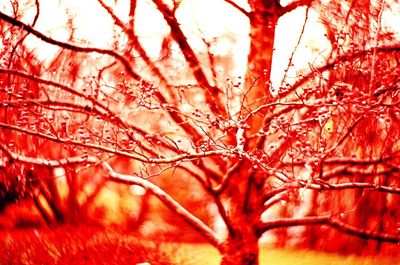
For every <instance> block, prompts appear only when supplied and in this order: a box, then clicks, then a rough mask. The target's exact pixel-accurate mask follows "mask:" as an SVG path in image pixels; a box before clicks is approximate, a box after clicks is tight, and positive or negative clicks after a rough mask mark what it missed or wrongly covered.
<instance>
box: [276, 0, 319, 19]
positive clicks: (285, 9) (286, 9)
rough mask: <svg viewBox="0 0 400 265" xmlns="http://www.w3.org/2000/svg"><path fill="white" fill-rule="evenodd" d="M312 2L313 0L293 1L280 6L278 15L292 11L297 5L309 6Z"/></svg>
mask: <svg viewBox="0 0 400 265" xmlns="http://www.w3.org/2000/svg"><path fill="white" fill-rule="evenodd" d="M312 2H313V0H298V1H294V2H292V3H290V4H288V5H287V6H284V7H281V8H280V9H279V14H278V16H279V17H281V16H283V15H285V14H287V13H289V12H292V11H293V10H295V9H296V8H298V7H301V6H311V3H312Z"/></svg>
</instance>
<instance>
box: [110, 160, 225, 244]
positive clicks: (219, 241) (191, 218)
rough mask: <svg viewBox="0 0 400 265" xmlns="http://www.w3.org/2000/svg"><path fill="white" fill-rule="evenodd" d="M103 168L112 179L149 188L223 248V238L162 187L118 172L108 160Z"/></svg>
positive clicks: (170, 207)
mask: <svg viewBox="0 0 400 265" xmlns="http://www.w3.org/2000/svg"><path fill="white" fill-rule="evenodd" d="M103 169H104V171H105V173H106V175H107V177H108V178H109V179H110V180H112V181H115V182H119V183H125V184H129V185H138V186H141V187H143V188H145V189H146V190H148V191H149V192H150V193H151V194H153V195H154V196H156V197H157V198H158V199H159V200H161V201H162V203H164V205H165V206H167V207H168V208H169V209H170V210H171V211H173V212H174V213H176V214H177V215H179V216H180V217H181V218H182V219H184V220H185V222H187V223H188V224H189V225H191V226H192V227H193V228H194V229H196V230H197V231H198V232H200V234H201V235H203V236H204V237H205V238H206V239H207V240H208V241H209V242H210V243H211V244H212V245H214V246H215V247H216V248H221V246H222V239H221V238H219V236H218V235H217V234H216V233H215V232H214V231H213V230H212V229H210V228H209V227H208V226H207V225H206V224H204V222H203V221H201V220H200V219H199V218H198V217H196V216H194V215H193V214H192V213H190V212H189V211H188V210H186V209H185V208H184V207H183V206H182V205H180V204H179V203H178V202H177V201H176V200H174V199H173V198H172V197H171V196H170V195H168V194H167V193H166V192H165V191H163V190H162V189H161V188H160V187H158V186H156V185H154V184H153V183H151V182H150V181H148V180H146V179H143V178H140V177H137V176H133V175H124V174H120V173H117V172H115V171H114V170H113V168H112V167H111V166H110V165H109V164H108V163H106V162H104V163H103Z"/></svg>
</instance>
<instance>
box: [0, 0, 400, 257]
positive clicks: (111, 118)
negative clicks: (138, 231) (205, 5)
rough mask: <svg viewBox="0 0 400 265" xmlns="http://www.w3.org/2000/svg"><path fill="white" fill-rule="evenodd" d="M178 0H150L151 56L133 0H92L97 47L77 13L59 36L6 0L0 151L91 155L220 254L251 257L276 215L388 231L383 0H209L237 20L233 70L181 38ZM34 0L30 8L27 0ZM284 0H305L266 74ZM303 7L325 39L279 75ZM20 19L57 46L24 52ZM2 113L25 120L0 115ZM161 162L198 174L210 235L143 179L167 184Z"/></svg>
mask: <svg viewBox="0 0 400 265" xmlns="http://www.w3.org/2000/svg"><path fill="white" fill-rule="evenodd" d="M185 2H187V1H169V2H168V3H167V1H162V0H153V1H152V8H153V9H152V10H153V12H155V14H158V15H159V16H161V17H162V18H163V23H164V26H165V28H167V32H168V33H167V34H164V36H163V37H164V39H163V41H162V45H161V51H160V53H159V54H158V58H155V57H154V56H151V55H150V50H151V49H150V48H149V47H146V45H145V41H144V40H143V39H141V38H140V37H139V36H138V34H137V32H138V30H139V27H138V26H137V23H138V15H139V13H140V12H142V10H143V9H139V7H138V6H139V5H140V4H142V2H140V1H136V0H131V1H126V2H124V1H115V3H105V2H103V1H102V0H97V4H98V7H101V8H102V9H103V13H102V15H103V16H104V17H107V18H108V19H109V21H110V23H112V24H113V25H112V27H113V34H114V35H113V38H112V41H111V42H110V43H107V44H106V46H105V48H99V47H95V46H92V44H91V43H90V42H89V41H82V40H81V39H79V38H78V37H75V30H76V29H77V28H79V26H80V25H79V24H75V23H77V22H75V18H74V15H73V11H71V10H69V11H68V12H66V17H67V18H68V19H67V20H66V21H67V22H66V24H65V28H64V30H65V31H66V32H67V35H68V38H67V39H66V40H64V41H62V40H59V39H57V38H55V37H54V38H53V37H51V35H50V34H47V33H45V32H41V31H39V30H36V29H35V26H34V23H33V24H29V22H27V21H26V19H25V18H23V15H24V13H25V12H26V11H24V8H27V9H29V5H27V6H23V4H21V3H18V4H19V6H18V8H17V7H16V6H17V2H13V3H14V5H13V7H14V10H13V12H11V11H8V12H5V11H4V12H0V19H1V21H2V25H1V26H2V32H3V34H2V36H3V39H2V41H3V44H4V45H5V47H6V49H4V50H3V51H2V53H3V57H4V58H9V57H10V54H11V53H14V52H13V50H15V51H20V52H19V53H18V58H19V60H20V61H21V62H24V63H21V64H5V63H4V62H3V63H2V65H1V68H0V73H1V74H2V76H3V77H4V78H9V77H12V78H11V82H9V83H7V85H6V86H5V89H4V91H2V92H1V93H2V95H1V97H2V115H3V119H2V122H0V128H1V134H2V137H3V138H4V139H8V141H13V142H12V145H10V144H9V145H3V146H2V154H3V156H4V157H6V158H7V159H8V160H7V161H10V160H12V161H15V162H17V163H22V164H28V165H35V166H41V167H50V168H51V167H53V168H54V167H66V168H68V169H74V170H75V169H78V168H87V167H97V168H101V169H102V171H103V172H104V176H106V177H107V178H108V179H110V180H113V181H116V182H121V183H126V184H129V185H139V186H142V187H144V188H145V189H146V190H147V191H148V192H150V193H151V194H152V195H154V196H156V197H157V198H158V199H160V200H161V201H162V202H163V203H164V204H165V205H166V206H167V207H168V208H169V209H170V210H171V211H173V212H174V213H176V214H177V215H178V216H180V217H181V218H183V219H184V220H185V221H186V222H187V223H188V224H189V225H191V226H192V227H193V228H194V229H195V230H197V231H198V232H199V233H200V234H201V235H202V236H203V237H204V238H205V239H207V240H208V241H209V242H210V244H212V245H213V246H215V247H216V248H217V249H218V250H219V251H220V253H221V254H222V264H225V265H229V264H258V251H259V250H258V241H259V239H260V238H261V237H262V235H263V234H264V233H266V232H268V231H271V230H274V229H277V228H288V227H293V226H317V227H318V229H317V230H316V231H314V232H313V233H322V232H321V231H325V230H324V229H325V228H324V227H331V228H333V229H335V230H337V231H340V232H341V233H347V234H351V235H355V236H359V237H361V238H364V239H375V240H378V241H380V242H392V243H398V242H399V240H400V237H399V235H398V233H397V231H396V229H397V224H396V222H395V220H396V218H393V216H398V214H399V213H398V211H397V210H396V209H395V206H394V205H395V203H394V202H395V201H397V200H398V198H397V196H398V194H399V193H400V187H399V186H398V183H397V182H398V181H397V177H398V175H399V169H400V168H399V166H398V164H399V163H398V162H399V157H400V156H399V151H400V150H399V147H400V146H399V141H398V140H399V130H398V129H399V124H400V123H399V118H400V116H399V113H400V112H399V104H400V101H399V98H400V95H399V93H398V91H399V79H398V76H399V69H400V68H399V67H398V65H399V50H400V46H399V43H398V39H397V38H396V36H395V33H394V32H393V31H390V27H384V26H385V25H384V24H383V21H384V20H383V17H384V16H385V15H390V14H391V13H390V12H391V11H390V8H396V4H395V3H392V2H388V1H387V2H384V3H381V2H373V3H371V2H370V1H349V2H347V1H328V2H326V1H321V2H319V1H310V0H304V1H303V0H298V1H294V2H291V3H289V4H287V5H286V6H283V5H282V4H281V3H279V2H278V1H262V0H251V1H247V2H246V3H239V1H237V2H236V1H231V0H225V1H218V3H217V1H215V3H216V4H215V5H217V4H218V5H221V6H223V7H224V8H225V10H226V11H227V12H228V10H229V12H231V11H234V12H237V13H239V14H241V15H242V16H243V17H244V18H247V20H248V30H249V42H248V46H249V51H248V55H247V63H246V71H245V74H244V75H243V76H239V77H237V76H236V77H235V76H227V74H228V73H230V72H233V69H232V68H230V67H232V66H231V65H227V64H221V62H223V61H224V60H220V62H218V60H217V59H218V56H217V55H215V52H214V51H213V47H215V45H217V44H218V40H209V39H207V38H206V36H205V35H201V34H202V31H201V30H200V31H199V33H198V34H199V35H200V36H201V37H200V38H199V39H200V40H202V41H203V44H202V45H203V47H204V49H203V50H201V49H200V48H196V45H195V44H194V42H193V41H192V40H191V39H189V37H188V36H189V33H188V32H187V31H185V27H184V24H182V23H181V22H180V20H182V17H181V15H180V12H182V10H185V9H184V5H185V4H186V3H185ZM27 4H32V3H30V1H27ZM34 6H35V7H36V9H37V11H38V12H37V14H38V15H37V17H41V16H43V19H46V18H45V15H43V14H42V13H41V8H40V6H39V1H36V2H35V4H34ZM121 6H124V8H121ZM126 7H128V8H126ZM149 8H150V7H149ZM210 8H212V7H210ZM299 8H305V14H306V15H305V21H304V20H300V19H299V21H298V23H302V24H303V30H302V32H301V34H300V37H299V40H298V44H297V45H296V46H295V48H294V50H293V52H292V56H291V57H290V58H289V63H288V66H287V69H286V72H285V74H284V79H283V81H282V83H281V85H278V86H276V85H274V84H272V82H271V70H272V67H273V65H274V49H279V47H274V43H275V34H276V32H275V31H276V27H277V23H278V21H279V20H280V19H281V18H282V17H284V16H285V15H290V13H291V12H293V11H294V10H296V9H299ZM121 10H124V11H123V12H122V11H121ZM325 10H328V11H325ZM120 11H121V12H120ZM310 12H318V14H319V16H320V18H321V20H322V21H323V23H324V25H325V30H326V38H327V40H328V41H329V42H330V53H329V55H328V56H327V57H325V58H322V59H323V63H322V64H320V65H318V64H313V63H312V62H307V64H308V67H307V68H306V69H298V68H295V70H296V76H295V78H293V79H292V81H291V82H288V81H287V80H289V79H288V77H289V73H290V71H291V70H293V65H294V62H295V57H296V52H298V49H299V46H300V45H301V41H302V37H303V35H304V34H303V33H304V30H305V28H306V27H307V24H306V22H307V20H308V15H309V14H310ZM344 13H345V14H346V15H345V16H343V14H344ZM21 31H22V32H23V33H24V34H26V35H29V37H32V38H36V39H37V40H39V41H40V42H41V43H43V45H44V44H45V45H49V47H56V48H57V52H56V53H55V55H54V56H51V57H50V58H46V60H45V61H43V62H40V63H39V65H40V66H38V62H39V61H40V59H39V58H38V57H37V56H36V57H35V51H34V50H32V49H31V50H30V49H29V48H28V45H27V44H24V38H15V39H13V36H14V35H13V34H12V32H21ZM22 47H23V48H22ZM233 56H240V55H237V54H234V55H233ZM14 57H15V55H14ZM28 66H29V67H28ZM294 66H295V65H294ZM221 67H223V69H224V70H223V71H218V69H220V68H221ZM182 73H184V74H182ZM242 80H243V81H242ZM3 83H4V82H3ZM11 88H12V89H13V90H12V91H10V89H11ZM17 91H18V92H19V91H21V92H20V93H15V92H17ZM11 92H14V93H11ZM32 92H33V93H34V95H32ZM7 113H12V115H15V116H14V117H20V116H21V115H22V114H24V117H26V118H25V119H23V120H21V119H7V117H8V116H7V115H9V114H7ZM18 115H19V116H18ZM49 117H52V118H51V119H50V118H49ZM43 141H49V142H51V143H52V144H54V146H60V147H61V148H66V149H72V150H73V151H74V152H75V153H74V156H71V153H68V152H60V153H58V154H56V155H57V156H53V157H51V156H49V155H48V154H46V153H45V152H41V151H42V150H38V149H37V146H38V145H39V144H40V143H42V142H43ZM26 143H29V145H30V146H26ZM30 147H34V148H33V151H32V150H30ZM114 157H116V158H117V159H118V157H124V158H128V159H130V160H131V161H132V168H131V169H130V170H131V173H129V174H127V173H124V174H122V173H121V172H118V171H116V170H115V169H114V168H113V166H112V164H110V163H109V160H110V159H111V158H114ZM176 172H179V174H185V175H187V176H190V177H192V178H193V179H194V180H196V181H197V182H198V183H199V184H200V186H201V187H202V189H203V192H205V194H206V198H205V199H208V200H210V202H212V203H213V204H214V205H215V206H216V207H215V208H216V209H218V213H219V215H220V216H221V218H222V220H223V221H224V224H225V226H226V230H227V236H226V238H222V237H221V236H219V235H218V234H217V233H216V232H215V231H213V230H212V228H210V227H209V226H207V225H206V224H205V223H204V222H203V221H202V220H200V219H199V218H197V217H196V216H195V215H193V214H192V213H191V212H190V209H185V208H184V207H182V205H181V204H180V203H179V202H178V201H176V200H175V199H174V198H173V194H167V193H166V192H165V191H164V190H162V189H161V188H160V187H158V186H157V185H156V184H155V183H156V182H155V181H156V179H157V175H160V174H161V173H163V174H164V175H166V174H167V173H168V175H169V178H170V179H169V181H170V183H171V185H174V184H173V183H174V174H176ZM309 198H311V199H309ZM342 198H346V199H345V200H344V199H342ZM348 198H353V199H348ZM376 198H379V205H377V207H376V209H377V210H376V211H374V212H373V219H374V222H373V224H372V223H367V224H365V225H363V219H362V218H361V216H364V217H367V216H366V215H365V214H364V212H365V205H367V204H371V203H375V202H376V201H375V200H376ZM305 201H308V202H307V203H306V202H305ZM353 208H356V209H357V210H356V211H352V209H353ZM280 209H285V211H281V210H280ZM389 212H390V213H391V214H390V216H389ZM386 213H388V215H387V214H386ZM371 218H372V217H371ZM371 220H372V219H371ZM377 224H378V226H379V227H380V228H379V229H376V227H377ZM306 231H307V230H306ZM330 231H332V230H330ZM324 233H325V232H324Z"/></svg>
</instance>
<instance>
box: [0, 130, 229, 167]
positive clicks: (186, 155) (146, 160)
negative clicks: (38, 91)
mask: <svg viewBox="0 0 400 265" xmlns="http://www.w3.org/2000/svg"><path fill="white" fill-rule="evenodd" d="M0 128H3V129H6V130H11V131H17V132H21V133H24V134H27V135H33V136H37V137H40V138H44V139H48V140H51V141H53V142H57V143H63V144H71V145H76V146H81V147H85V148H90V149H95V150H100V151H103V152H106V153H111V154H115V155H121V156H125V157H127V158H131V159H133V160H136V161H140V162H143V163H154V164H169V163H174V162H180V161H190V160H192V159H198V158H203V157H209V156H218V155H222V154H227V153H231V150H229V149H227V150H224V149H221V150H211V151H204V152H198V153H184V154H180V155H175V156H172V157H167V158H154V157H145V156H139V155H136V154H132V153H130V152H126V151H120V150H117V149H115V148H111V147H107V146H103V145H99V144H91V143H84V142H82V141H78V140H74V139H69V138H61V137H58V136H54V135H50V134H45V133H41V132H37V131H32V130H29V129H25V128H21V127H18V126H15V125H11V124H6V123H3V122H0Z"/></svg>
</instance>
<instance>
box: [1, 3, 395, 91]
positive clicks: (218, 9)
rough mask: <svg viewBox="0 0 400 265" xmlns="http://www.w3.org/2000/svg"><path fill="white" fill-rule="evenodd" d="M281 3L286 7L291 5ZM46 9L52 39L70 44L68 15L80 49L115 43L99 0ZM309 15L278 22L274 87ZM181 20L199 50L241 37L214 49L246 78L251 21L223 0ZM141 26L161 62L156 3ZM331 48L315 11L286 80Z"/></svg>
mask: <svg viewBox="0 0 400 265" xmlns="http://www.w3.org/2000/svg"><path fill="white" fill-rule="evenodd" d="M326 1H329V0H326ZM387 1H392V0H387ZM7 2H8V1H7ZM21 2H22V1H21ZM27 2H29V0H28V1H27ZM31 2H33V1H31ZM105 2H106V3H107V4H109V5H112V6H114V10H115V13H116V14H117V15H118V16H119V17H120V18H121V19H122V20H123V21H128V8H129V6H128V1H122V0H119V1H113V0H107V1H105ZM115 2H117V4H115ZM236 2H237V3H238V4H239V5H241V6H242V7H244V8H245V9H248V8H249V7H248V6H247V4H246V1H245V0H236ZM281 2H282V4H283V5H286V4H288V3H289V2H290V0H283V1H281ZM5 5H6V4H5ZM399 6H400V5H397V6H395V10H392V11H391V12H385V13H384V15H383V18H384V22H383V23H382V24H383V26H384V27H389V28H390V27H391V28H395V29H396V30H397V31H398V33H399V36H400V27H399V26H396V25H400V19H399V16H398V15H397V16H396V15H393V14H396V11H398V12H400V7H399ZM40 7H41V15H40V18H39V20H38V22H37V25H36V26H35V28H36V29H37V30H39V31H42V32H44V33H46V34H48V35H50V36H51V37H52V38H54V39H57V40H67V39H68V37H69V34H70V32H69V31H68V30H67V29H66V28H65V25H66V23H67V21H68V16H67V15H66V14H69V15H70V16H71V17H73V18H74V25H75V29H74V31H75V32H74V36H75V38H76V39H77V40H82V41H81V43H80V44H82V45H86V44H91V45H93V46H97V47H100V48H107V47H109V44H110V42H111V40H112V39H113V28H112V27H111V25H112V19H111V17H110V16H109V15H108V14H107V13H106V12H105V10H104V9H103V8H102V7H101V6H100V4H99V3H98V2H97V0H85V1H81V0H57V1H56V0H40ZM396 8H397V9H396ZM6 9H7V5H6ZM8 9H9V6H8ZM65 10H68V11H67V12H66V11H65ZM305 13H306V9H305V8H304V7H302V8H297V9H296V10H295V11H293V12H291V13H289V14H287V15H285V16H283V17H282V18H281V19H280V21H279V22H278V26H277V29H276V39H275V43H276V46H275V54H274V64H273V66H272V75H271V76H272V80H271V81H272V84H273V86H274V87H277V86H279V85H280V83H281V81H282V77H283V75H284V71H285V70H286V69H287V65H288V61H289V57H291V56H292V52H293V48H294V47H295V46H296V44H297V42H298V37H299V36H300V32H301V30H302V26H303V23H299V21H304V19H305ZM397 14H398V13H397ZM34 15H35V12H34V8H31V9H29V10H28V12H25V13H24V17H23V20H24V21H25V22H31V21H32V20H33V16H34ZM177 18H178V20H179V22H180V23H181V25H182V29H183V31H184V32H185V34H186V36H187V37H188V41H189V43H190V44H191V45H192V46H193V47H195V48H196V49H198V50H200V49H204V48H205V46H204V44H203V43H202V41H201V38H202V37H203V38H205V39H206V40H207V41H213V40H215V39H217V38H219V37H221V36H223V35H224V34H227V33H233V34H234V35H236V36H237V38H236V41H235V43H228V42H227V41H220V42H217V44H216V45H215V46H214V47H213V52H214V53H215V54H220V55H223V54H224V53H226V52H227V50H228V49H227V47H230V48H232V50H231V51H232V53H233V54H234V57H235V58H234V59H235V62H236V63H237V65H238V68H237V74H238V75H240V73H241V72H243V71H244V69H245V63H246V60H247V53H248V45H249V42H248V33H249V32H248V30H249V21H248V19H247V18H246V17H245V16H243V15H242V14H241V13H240V12H238V11H237V10H236V9H234V8H233V7H231V6H230V5H228V4H226V3H225V2H224V1H223V0H201V1H199V0H183V1H182V3H181V6H180V8H179V10H178V12H177ZM135 23H136V28H135V30H136V33H137V35H138V36H139V37H140V39H141V41H142V43H143V46H144V47H145V48H146V50H147V52H148V53H149V54H150V56H152V57H154V58H156V57H158V54H159V49H160V45H161V41H162V37H163V36H166V35H167V34H168V31H169V29H168V27H167V25H166V24H165V22H164V21H163V18H162V16H161V14H160V13H159V12H158V11H157V10H156V8H155V7H154V5H153V4H152V2H151V0H138V7H137V17H136V20H135ZM199 29H201V31H200V30H199ZM26 43H28V45H30V46H31V47H35V50H36V53H37V55H38V56H39V57H40V58H41V59H42V60H46V58H51V57H52V56H53V55H54V54H55V53H56V52H57V48H56V47H54V46H51V45H43V44H42V43H41V42H40V41H39V40H38V39H36V38H35V37H33V36H30V37H28V39H27V40H26ZM329 49H330V45H329V42H328V40H327V39H326V37H325V30H324V28H323V26H322V25H321V24H320V23H319V18H318V14H317V13H316V12H315V11H310V13H309V16H308V22H307V26H306V28H305V32H304V35H303V38H302V41H301V43H300V45H299V47H298V49H297V51H296V53H295V54H293V61H292V63H293V64H294V65H295V67H292V68H290V69H289V71H288V74H287V80H286V81H287V82H288V83H291V82H294V77H295V76H296V73H297V72H296V69H297V70H298V69H304V68H307V67H308V65H309V64H310V63H312V64H313V65H321V64H323V63H324V61H325V60H324V58H325V57H326V56H327V54H328V53H329Z"/></svg>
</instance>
